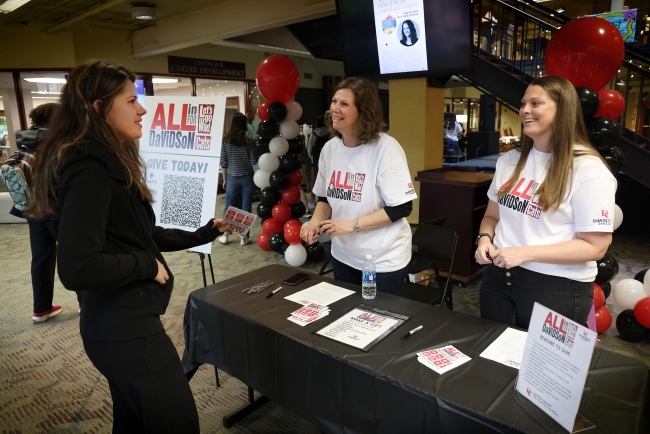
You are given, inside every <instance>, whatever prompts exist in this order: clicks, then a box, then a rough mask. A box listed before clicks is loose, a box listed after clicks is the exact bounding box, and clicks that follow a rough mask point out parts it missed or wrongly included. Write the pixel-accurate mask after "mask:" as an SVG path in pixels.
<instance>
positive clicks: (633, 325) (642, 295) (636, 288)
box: [613, 269, 650, 342]
mask: <svg viewBox="0 0 650 434" xmlns="http://www.w3.org/2000/svg"><path fill="white" fill-rule="evenodd" d="M647 271H648V270H647V269H646V270H642V271H640V272H639V273H637V274H636V276H634V279H623V280H621V281H619V282H618V283H616V285H615V286H614V290H613V295H614V300H615V301H616V303H618V304H619V305H620V306H621V307H622V308H624V309H625V310H624V311H623V312H621V313H620V314H619V315H618V318H616V330H618V333H619V334H620V335H621V339H623V340H626V341H628V342H639V341H641V340H643V339H644V338H645V337H646V336H647V335H648V332H649V330H648V329H650V274H649V273H647Z"/></svg>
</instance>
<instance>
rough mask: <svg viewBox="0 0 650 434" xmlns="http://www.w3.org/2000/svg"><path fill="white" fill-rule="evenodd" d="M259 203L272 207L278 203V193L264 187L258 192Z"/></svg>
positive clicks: (273, 189) (271, 188)
mask: <svg viewBox="0 0 650 434" xmlns="http://www.w3.org/2000/svg"><path fill="white" fill-rule="evenodd" d="M260 202H262V203H263V204H264V205H266V206H270V207H273V205H275V204H276V203H278V202H280V192H279V191H278V190H276V189H275V188H273V187H265V188H263V189H262V191H261V192H260Z"/></svg>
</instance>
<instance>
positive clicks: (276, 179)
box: [269, 157, 289, 190]
mask: <svg viewBox="0 0 650 434" xmlns="http://www.w3.org/2000/svg"><path fill="white" fill-rule="evenodd" d="M280 158H282V157H280ZM269 184H271V187H273V188H275V189H276V190H283V189H284V188H285V187H286V186H287V185H289V175H287V172H285V171H284V170H282V169H278V170H276V171H274V172H271V176H269Z"/></svg>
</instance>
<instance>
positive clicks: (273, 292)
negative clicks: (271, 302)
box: [266, 286, 282, 298]
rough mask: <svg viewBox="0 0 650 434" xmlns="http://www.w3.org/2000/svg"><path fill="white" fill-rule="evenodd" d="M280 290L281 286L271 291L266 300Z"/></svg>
mask: <svg viewBox="0 0 650 434" xmlns="http://www.w3.org/2000/svg"><path fill="white" fill-rule="evenodd" d="M281 289H282V287H281V286H278V288H277V289H274V290H273V291H271V292H269V293H268V294H266V298H271V297H273V294H275V293H276V292H278V291H279V290H281Z"/></svg>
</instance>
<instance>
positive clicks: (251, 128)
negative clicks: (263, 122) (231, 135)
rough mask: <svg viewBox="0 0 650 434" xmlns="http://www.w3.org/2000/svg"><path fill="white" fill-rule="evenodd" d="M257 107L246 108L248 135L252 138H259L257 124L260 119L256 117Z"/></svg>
mask: <svg viewBox="0 0 650 434" xmlns="http://www.w3.org/2000/svg"><path fill="white" fill-rule="evenodd" d="M255 114H256V113H255V109H254V108H253V107H248V108H247V109H246V137H248V138H250V139H253V140H255V139H257V126H258V125H259V123H260V122H259V121H258V120H257V119H255Z"/></svg>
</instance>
